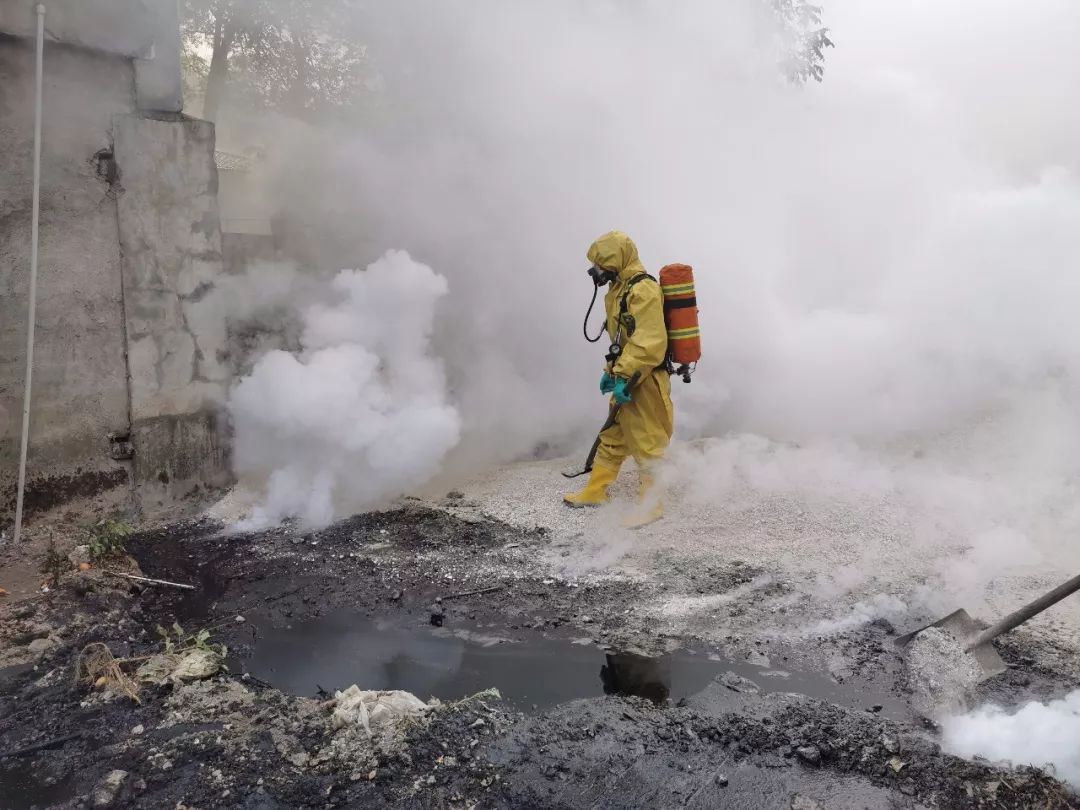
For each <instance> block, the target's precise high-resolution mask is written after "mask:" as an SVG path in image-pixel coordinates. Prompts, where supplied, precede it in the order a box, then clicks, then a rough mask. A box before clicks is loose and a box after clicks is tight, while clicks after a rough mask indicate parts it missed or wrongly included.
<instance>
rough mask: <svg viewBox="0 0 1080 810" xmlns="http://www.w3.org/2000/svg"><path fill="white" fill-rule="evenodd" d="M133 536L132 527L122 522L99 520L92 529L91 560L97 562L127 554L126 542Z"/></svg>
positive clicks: (107, 519) (90, 540)
mask: <svg viewBox="0 0 1080 810" xmlns="http://www.w3.org/2000/svg"><path fill="white" fill-rule="evenodd" d="M130 534H131V527H130V526H128V525H127V524H126V523H124V522H123V521H121V520H113V519H110V518H106V519H105V520H99V521H98V522H97V523H95V524H94V526H93V527H92V528H91V529H90V539H89V542H88V545H89V546H90V559H92V560H94V561H95V562H97V561H99V560H106V559H109V558H110V557H119V556H121V555H122V554H126V553H127V549H125V548H124V540H125V539H127V537H128V535H130Z"/></svg>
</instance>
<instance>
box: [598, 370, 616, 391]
mask: <svg viewBox="0 0 1080 810" xmlns="http://www.w3.org/2000/svg"><path fill="white" fill-rule="evenodd" d="M616 382H618V378H616V377H613V376H612V375H611V374H608V373H607V372H606V371H605V372H604V376H603V377H601V378H600V393H601V394H610V393H611V392H612V391H614V390H615V383H616Z"/></svg>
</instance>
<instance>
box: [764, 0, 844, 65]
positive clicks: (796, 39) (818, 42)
mask: <svg viewBox="0 0 1080 810" xmlns="http://www.w3.org/2000/svg"><path fill="white" fill-rule="evenodd" d="M771 2H772V5H773V10H774V11H775V12H776V15H777V17H779V19H780V22H781V24H782V31H781V40H782V42H781V46H782V48H783V50H784V53H785V58H784V64H783V68H784V72H785V73H786V74H787V76H788V78H789V79H791V80H792V81H794V82H799V83H803V82H806V80H807V79H813V80H814V81H816V82H820V81H821V80H822V78H823V77H824V75H825V49H826V48H832V47H834V45H833V41H832V40H831V39H830V38H829V29H828V28H826V27H825V26H823V25H822V24H821V15H822V8H821V6H817V5H814V4H812V3H808V2H806V0H771Z"/></svg>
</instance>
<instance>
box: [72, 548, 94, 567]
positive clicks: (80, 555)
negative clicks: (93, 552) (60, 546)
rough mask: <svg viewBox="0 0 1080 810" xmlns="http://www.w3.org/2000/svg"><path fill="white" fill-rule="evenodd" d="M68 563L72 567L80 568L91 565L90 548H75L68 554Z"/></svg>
mask: <svg viewBox="0 0 1080 810" xmlns="http://www.w3.org/2000/svg"><path fill="white" fill-rule="evenodd" d="M68 562H70V563H71V564H72V565H75V566H79V565H82V564H83V563H86V564H87V565H89V564H90V546H75V548H73V549H72V550H71V553H70V554H68Z"/></svg>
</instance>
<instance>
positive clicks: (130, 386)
mask: <svg viewBox="0 0 1080 810" xmlns="http://www.w3.org/2000/svg"><path fill="white" fill-rule="evenodd" d="M34 5H35V3H34V2H29V1H28V0H0V144H3V148H2V149H0V518H3V517H9V516H10V514H11V508H12V506H13V505H14V490H15V481H16V478H17V469H18V450H19V442H20V434H21V412H22V397H23V379H24V373H25V361H26V349H25V335H26V325H27V324H26V314H27V299H28V288H29V285H28V281H29V253H30V210H31V189H32V152H33V101H34V41H33V39H32V36H33V34H34V31H35V23H36V15H35V14H34ZM47 7H48V14H47V16H46V32H47V41H46V48H45V59H44V64H45V87H44V100H45V109H44V116H43V131H44V137H43V150H42V195H41V236H40V242H39V244H40V262H39V280H38V309H37V318H36V323H37V340H36V349H35V358H34V390H33V394H34V397H33V406H32V409H31V434H30V455H29V464H28V473H29V486H28V490H27V507H28V509H29V510H30V511H31V512H33V511H34V510H35V509H37V508H43V507H48V506H52V505H54V504H55V503H58V502H62V501H64V500H67V499H69V498H70V497H72V496H77V495H96V494H98V493H100V492H102V491H105V490H118V491H119V493H120V494H122V495H123V494H126V493H128V492H129V486H128V485H129V484H132V483H134V484H135V485H136V488H135V489H133V490H130V491H131V492H134V493H135V494H137V495H138V496H140V497H141V498H142V502H143V503H144V505H150V502H151V501H152V500H153V499H154V498H156V497H158V496H160V497H162V498H166V499H170V498H173V497H176V496H178V495H184V494H187V493H188V492H190V491H191V490H192V489H193V488H194V487H200V486H203V485H207V484H219V483H225V482H227V480H228V452H227V447H228V442H227V440H226V427H227V426H226V425H225V424H224V420H223V419H221V418H220V405H221V402H222V400H223V397H224V392H225V386H226V384H227V380H228V374H229V367H228V357H227V346H226V343H227V337H226V328H225V313H224V311H222V297H221V296H217V295H213V294H212V293H213V291H214V282H215V278H216V277H217V276H218V275H219V274H220V273H222V272H224V271H223V263H222V256H221V233H220V225H219V217H218V209H217V198H216V195H217V171H216V168H215V165H214V129H213V125H212V124H210V123H207V122H203V121H196V120H192V119H189V118H185V117H184V116H183V115H181V114H180V112H179V111H180V109H181V96H180V71H179V53H180V49H179V29H178V24H177V14H176V3H175V0H50V2H48V3H47ZM118 437H119V438H118ZM129 437H130V444H129V443H127V441H126V440H127V439H128V438H129ZM131 446H133V447H134V457H133V459H132V458H131V457H130V448H131ZM125 451H127V456H128V457H127V458H125V459H122V460H121V459H118V458H116V456H119V455H122V454H124V453H125Z"/></svg>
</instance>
